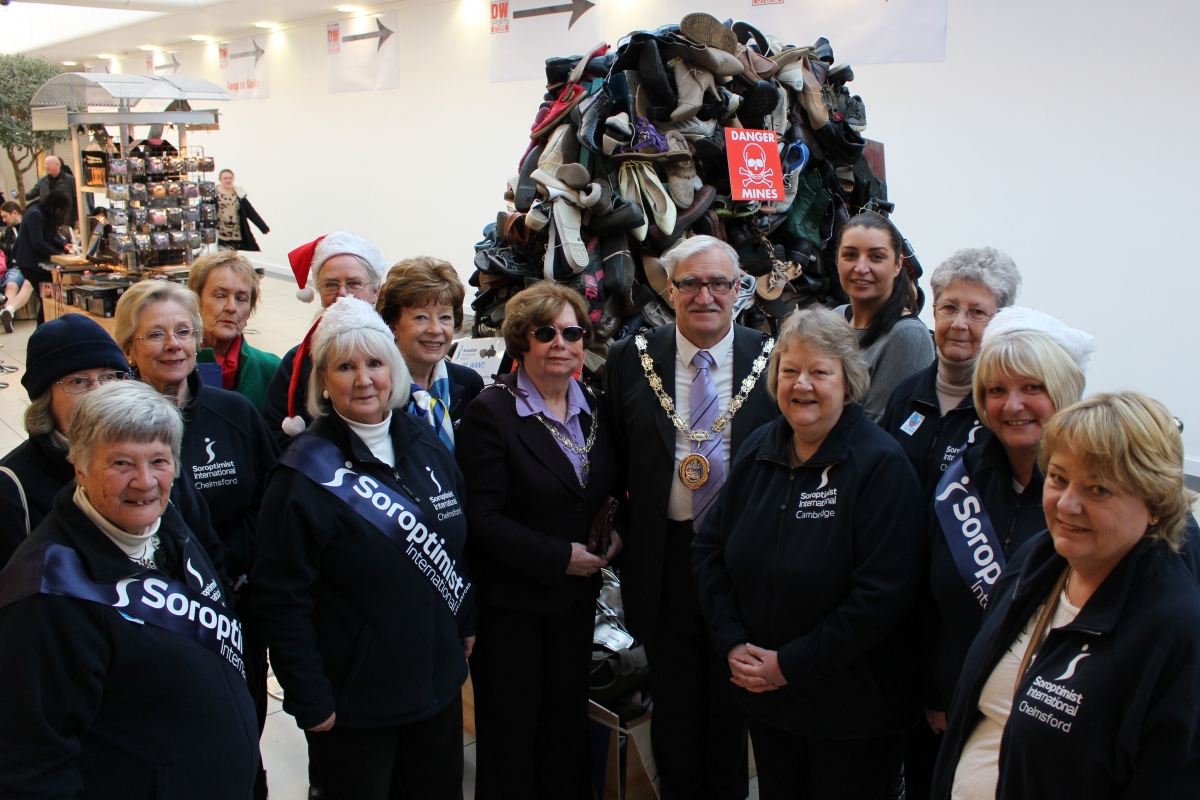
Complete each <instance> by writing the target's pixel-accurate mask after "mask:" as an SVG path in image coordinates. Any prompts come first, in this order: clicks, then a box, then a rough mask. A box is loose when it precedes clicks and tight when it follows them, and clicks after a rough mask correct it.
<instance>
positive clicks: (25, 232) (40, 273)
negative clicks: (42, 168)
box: [14, 191, 71, 325]
mask: <svg viewBox="0 0 1200 800" xmlns="http://www.w3.org/2000/svg"><path fill="white" fill-rule="evenodd" d="M70 215H71V198H70V197H68V196H67V195H66V193H64V192H59V191H54V192H51V193H50V194H48V195H46V196H45V197H43V198H42V199H41V201H39V202H37V203H33V204H32V205H30V206H29V207H28V208H26V209H25V214H24V216H22V217H21V227H20V229H19V231H18V233H17V249H16V251H15V252H16V257H15V259H14V260H15V261H16V262H17V266H18V267H20V269H21V274H22V275H24V276H25V280H27V281H29V282H30V283H32V284H33V285H34V288H33V290H34V292H36V293H37V294H38V296H39V297H40V296H41V285H40V284H43V283H49V282H50V273H49V272H48V271H46V270H44V269H42V267H41V266H40V264H41V262H42V261H48V260H49V259H50V256H60V255H63V254H64V253H68V252H70V247H71V245H69V244H67V242H66V240H65V239H63V238H62V237H61V236H60V235H59V234H58V228H59V226H61V225H66V224H67V219H68V218H69V217H70ZM45 321H46V317H45V314H44V312H43V311H42V309H41V308H39V309H38V316H37V322H38V325H41V324H42V323H43V322H45Z"/></svg>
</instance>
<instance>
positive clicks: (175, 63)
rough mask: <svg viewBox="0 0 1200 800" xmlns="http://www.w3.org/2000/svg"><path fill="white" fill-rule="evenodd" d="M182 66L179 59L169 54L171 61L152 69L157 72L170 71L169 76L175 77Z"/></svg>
mask: <svg viewBox="0 0 1200 800" xmlns="http://www.w3.org/2000/svg"><path fill="white" fill-rule="evenodd" d="M182 66H183V64H180V63H179V59H178V58H176V57H175V54H174V53H171V60H170V61H169V62H168V63H166V64H159V65H158V66H156V67H155V68H154V71H155V72H159V71H160V70H167V69H169V70H171V74H172V75H175V74H178V72H179V68H180V67H182Z"/></svg>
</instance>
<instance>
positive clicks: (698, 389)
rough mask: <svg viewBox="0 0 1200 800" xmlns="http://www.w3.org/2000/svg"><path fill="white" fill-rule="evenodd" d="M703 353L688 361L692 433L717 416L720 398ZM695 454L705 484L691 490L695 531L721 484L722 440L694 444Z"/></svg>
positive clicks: (712, 363) (704, 428) (710, 364)
mask: <svg viewBox="0 0 1200 800" xmlns="http://www.w3.org/2000/svg"><path fill="white" fill-rule="evenodd" d="M716 363H717V362H716V361H714V360H713V357H712V355H711V354H710V353H709V352H708V351H707V350H700V351H698V352H697V353H696V355H695V356H694V357H693V358H692V366H693V367H695V368H696V377H694V378H692V430H694V431H707V430H709V429H711V428H712V426H713V423H714V422H715V421H716V419H717V415H718V414H719V413H720V410H721V409H720V407H719V406H720V398H719V397H718V396H717V385H716V384H715V383H713V379H712V375H710V374H709V370H710V369H711V368H712V367H713V366H715V365H716ZM696 444H697V445H698V449H697V450H696V452H697V453H699V454H700V455H702V456H704V457H705V458H707V459H708V481H707V482H705V484H704V485H703V486H701V487H700V488H699V489H693V490H692V530H699V528H700V524H701V523H702V522H704V515H705V514H707V513H708V509H709V508H711V507H712V504H713V501H714V500H716V499H717V493H718V492H719V491H721V487H722V486H724V485H725V461H724V459H723V456H724V450H723V449H722V445H723V442H722V437H721V436H717V437H716V438H714V439H709V440H708V441H707V442H697V443H696Z"/></svg>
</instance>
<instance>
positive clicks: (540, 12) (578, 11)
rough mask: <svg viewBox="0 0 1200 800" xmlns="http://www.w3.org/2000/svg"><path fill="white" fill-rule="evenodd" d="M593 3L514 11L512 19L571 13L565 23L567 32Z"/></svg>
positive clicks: (585, 0)
mask: <svg viewBox="0 0 1200 800" xmlns="http://www.w3.org/2000/svg"><path fill="white" fill-rule="evenodd" d="M595 5H596V4H595V3H589V2H588V0H571V2H569V3H563V4H562V5H558V6H542V7H541V8H527V9H524V10H523V11H514V12H513V19H523V18H525V17H544V16H546V15H547V14H566V13H567V12H568V11H569V12H571V21H570V22H568V23H567V30H571V28H572V27H573V26H574V25H575V23H576V22H578V21H579V18H580V17H582V16H583V15H584V14H586V13H587V12H588V10H589V9H591V8H592V7H593V6H595Z"/></svg>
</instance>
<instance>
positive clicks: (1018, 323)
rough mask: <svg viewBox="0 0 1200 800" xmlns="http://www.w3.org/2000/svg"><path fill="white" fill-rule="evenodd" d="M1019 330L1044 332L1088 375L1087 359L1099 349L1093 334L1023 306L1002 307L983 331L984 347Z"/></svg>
mask: <svg viewBox="0 0 1200 800" xmlns="http://www.w3.org/2000/svg"><path fill="white" fill-rule="evenodd" d="M1016 331H1033V332H1034V333H1044V334H1045V335H1047V336H1049V337H1050V338H1051V339H1053V340H1054V342H1055V343H1056V344H1057V345H1058V346H1059V347H1061V348H1062V349H1063V350H1066V351H1067V355H1069V356H1070V357H1071V360H1072V361H1074V362H1075V364H1076V365H1078V367H1079V369H1080V370H1081V371H1085V372H1086V371H1087V363H1088V359H1089V358H1091V356H1092V353H1093V352H1094V351H1095V350H1096V340H1095V339H1094V338H1092V335H1091V334H1090V333H1084V332H1083V331H1080V330H1076V329H1075V328H1072V327H1071V326H1069V325H1067V324H1066V323H1064V322H1061V321H1059V320H1057V319H1055V318H1054V317H1052V316H1050V315H1049V314H1045V313H1043V312H1041V311H1038V310H1036V309H1033V308H1022V307H1020V306H1009V307H1008V308H1002V309H1000V311H999V313H997V314H996V316H994V317H992V321H991V322H989V323H988V326H987V327H986V328H984V329H983V342H982V346H983V347H987V345H988V342H990V341H992V340H994V339H995V338H996V337H998V336H1002V335H1004V334H1006V333H1014V332H1016Z"/></svg>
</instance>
